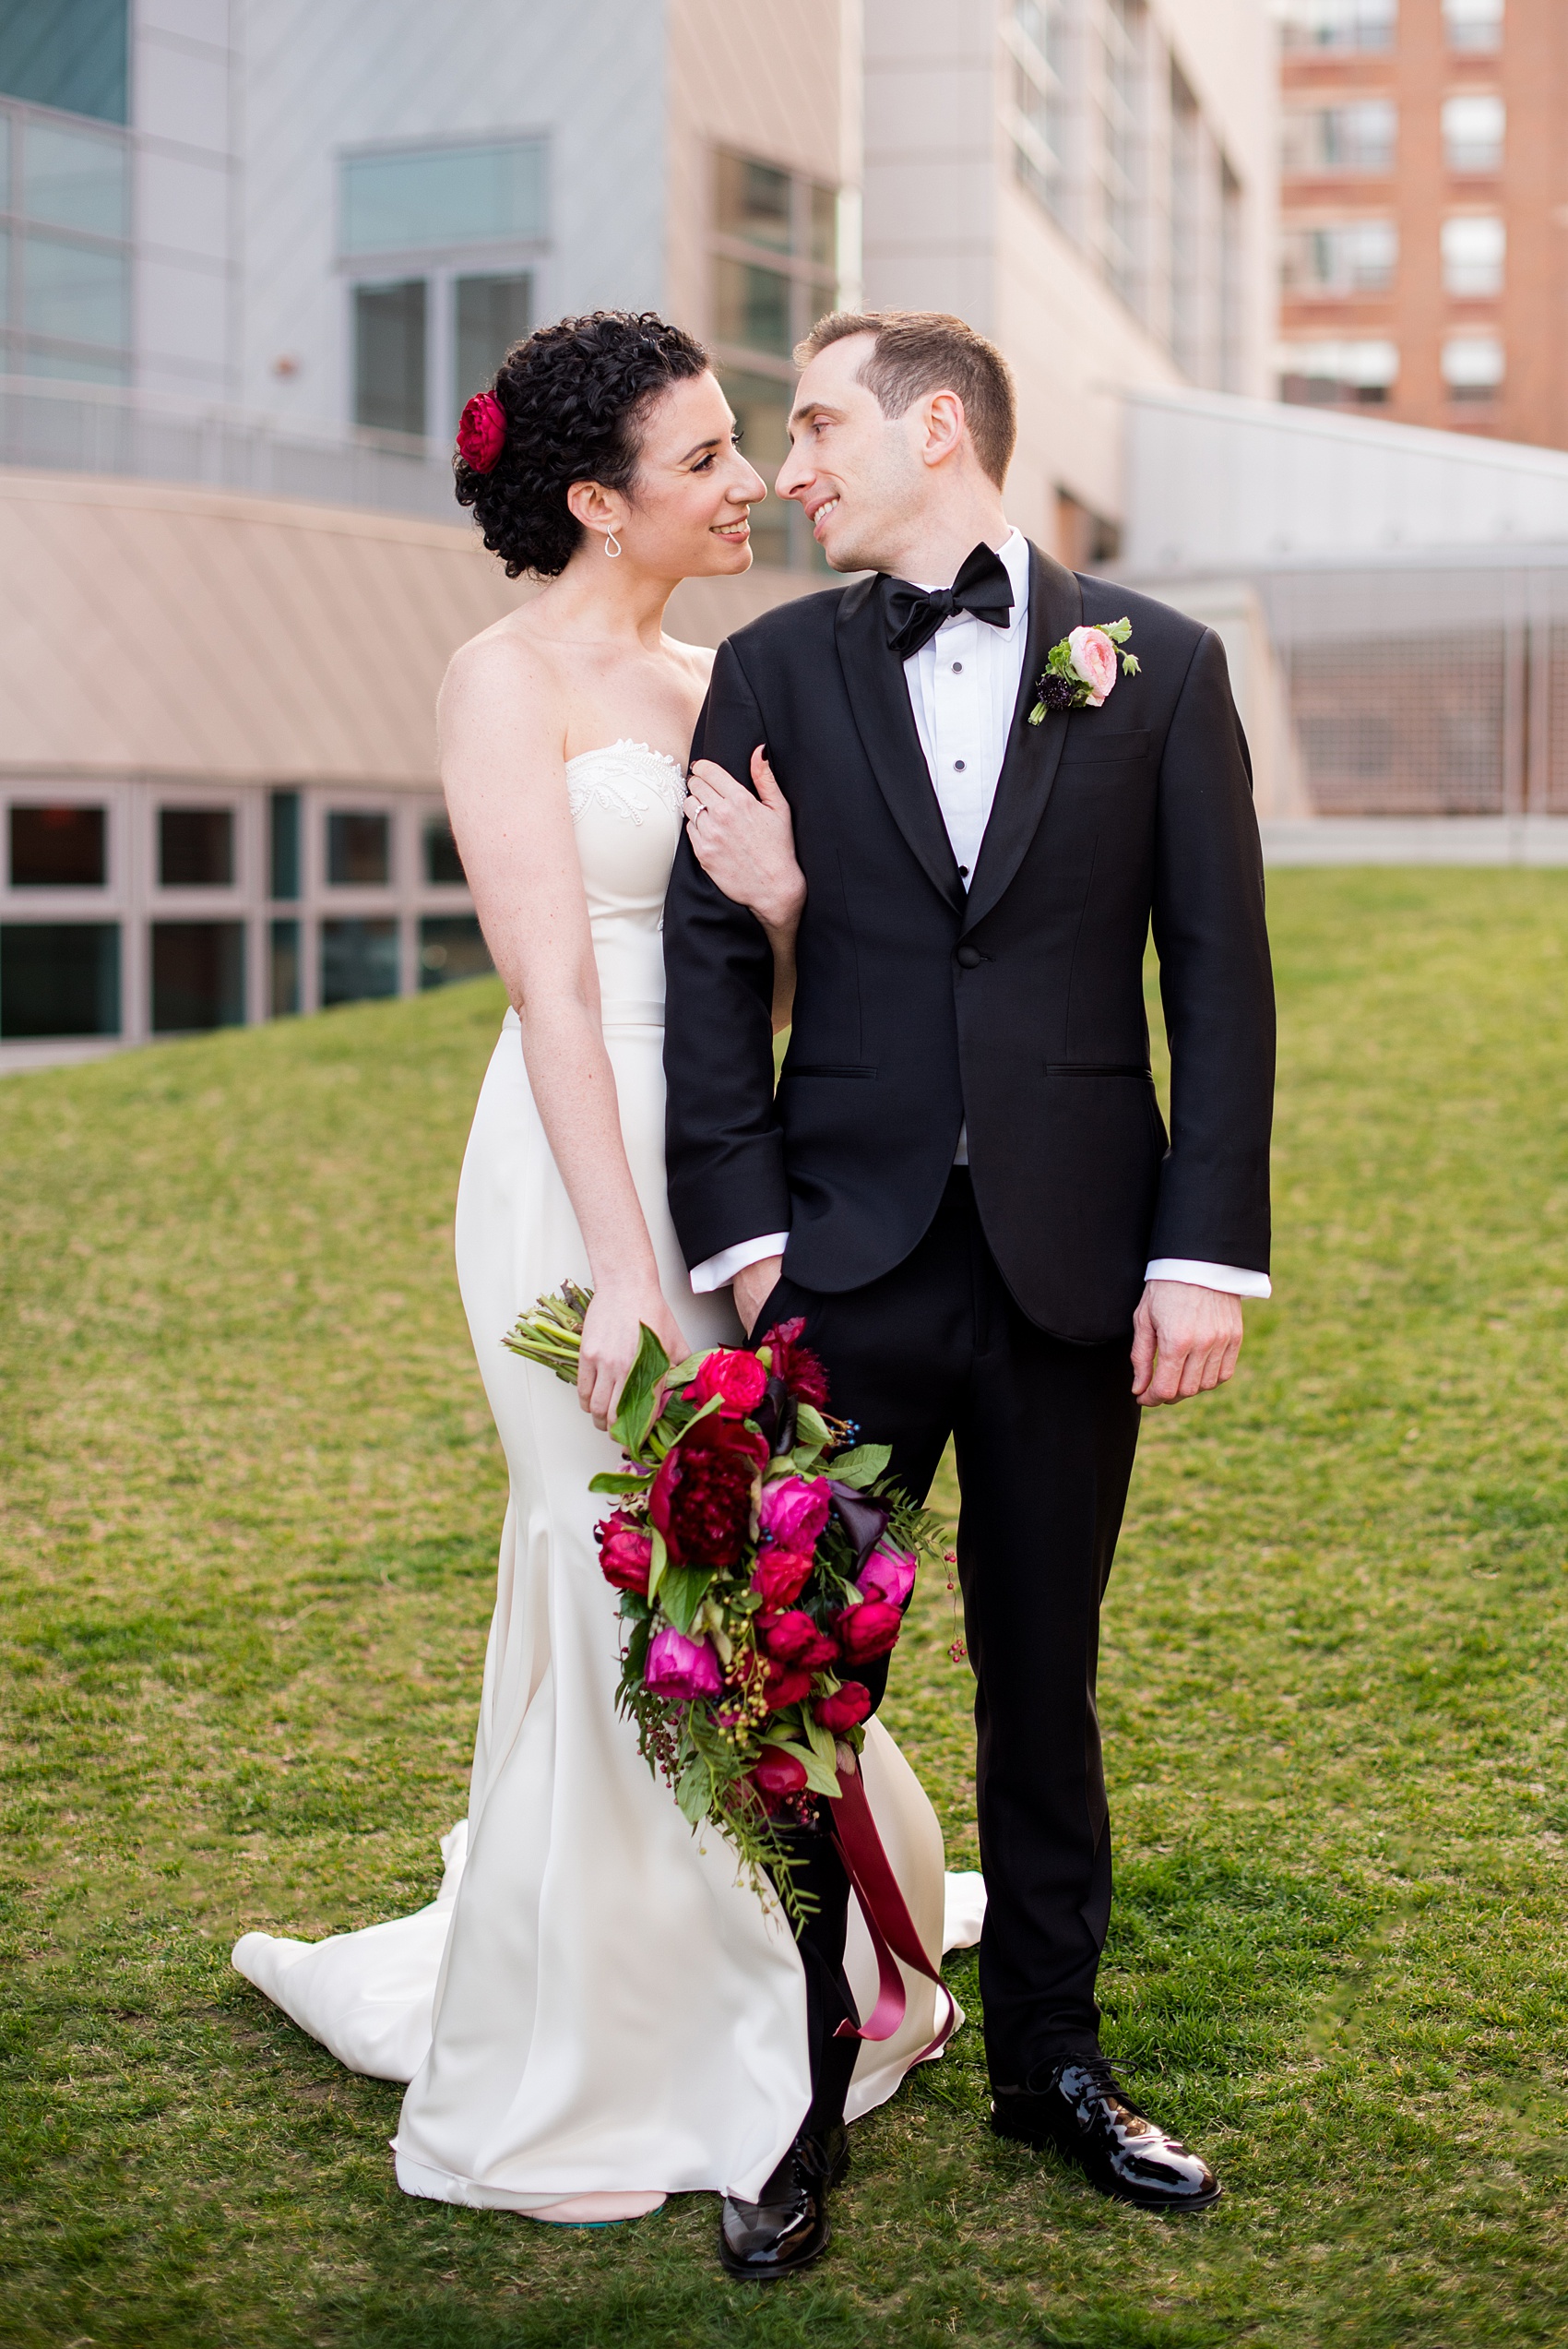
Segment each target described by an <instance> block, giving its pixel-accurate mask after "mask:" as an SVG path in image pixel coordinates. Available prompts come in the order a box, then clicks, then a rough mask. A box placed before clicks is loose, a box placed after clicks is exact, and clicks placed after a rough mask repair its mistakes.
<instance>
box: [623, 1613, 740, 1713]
mask: <svg viewBox="0 0 1568 2349" xmlns="http://www.w3.org/2000/svg"><path fill="white" fill-rule="evenodd" d="M643 1679H644V1682H645V1683H646V1685H647V1689H648V1692H649V1694H650V1695H652V1696H655V1697H666V1698H668V1699H670V1700H671V1703H674V1704H689V1703H693V1702H695V1699H697V1698H699V1697H717V1696H718V1694H719V1689H720V1687H722V1686H723V1683H722V1681H721V1679H720V1676H719V1658H718V1655H717V1654H716V1652H715V1651H714V1645H713V1642H712V1640H688V1639H687V1638H686V1637H685V1636H684V1634H683V1633H682V1632H679V1631H677V1630H675V1629H674V1628H673V1626H671V1625H666V1627H665V1628H664V1629H663V1630H662V1631H656V1632H655V1633H654V1635H653V1637H652V1639H651V1640H649V1641H648V1643H647V1663H646V1664H645V1665H644V1667H643Z"/></svg>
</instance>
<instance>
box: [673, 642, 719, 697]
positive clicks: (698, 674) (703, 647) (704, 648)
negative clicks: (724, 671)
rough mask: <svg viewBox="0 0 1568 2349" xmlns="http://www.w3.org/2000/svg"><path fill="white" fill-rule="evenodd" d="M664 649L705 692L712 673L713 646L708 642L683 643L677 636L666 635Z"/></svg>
mask: <svg viewBox="0 0 1568 2349" xmlns="http://www.w3.org/2000/svg"><path fill="white" fill-rule="evenodd" d="M664 650H665V651H666V652H667V653H668V654H669V655H670V657H671V660H672V661H676V662H679V663H680V665H681V667H682V668H683V670H684V671H685V672H686V674H687V675H688V676H689V677H690V678H691V680H692V682H693V683H694V684H695V686H698V687H700V689H701V690H702V692H704V693H706V692H707V686H708V680H709V678H710V677H711V676H712V674H713V647H712V646H711V645H710V644H683V643H682V642H681V640H680V638H678V637H672V636H668V635H667V636H666V637H665V639H664Z"/></svg>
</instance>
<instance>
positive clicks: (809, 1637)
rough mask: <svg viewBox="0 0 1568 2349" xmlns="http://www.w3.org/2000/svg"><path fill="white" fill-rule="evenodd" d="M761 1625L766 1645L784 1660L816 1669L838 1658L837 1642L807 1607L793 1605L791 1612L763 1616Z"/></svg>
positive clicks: (760, 1617)
mask: <svg viewBox="0 0 1568 2349" xmlns="http://www.w3.org/2000/svg"><path fill="white" fill-rule="evenodd" d="M758 1624H759V1628H761V1631H762V1644H763V1646H764V1647H765V1648H766V1650H767V1652H768V1654H769V1655H770V1656H777V1657H778V1661H779V1663H793V1664H798V1665H799V1666H800V1667H801V1669H802V1672H814V1671H815V1670H816V1668H817V1666H818V1665H819V1664H825V1663H834V1662H835V1661H836V1659H837V1654H838V1643H837V1640H830V1639H829V1638H828V1636H827V1634H826V1631H819V1630H818V1629H817V1628H816V1626H815V1624H814V1622H813V1621H812V1619H811V1617H810V1616H809V1615H808V1614H807V1613H806V1611H805V1609H804V1607H791V1608H790V1612H789V1614H788V1615H776V1616H759V1618H758Z"/></svg>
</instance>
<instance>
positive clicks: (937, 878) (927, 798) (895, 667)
mask: <svg viewBox="0 0 1568 2349" xmlns="http://www.w3.org/2000/svg"><path fill="white" fill-rule="evenodd" d="M835 627H836V630H837V641H838V659H839V661H840V662H841V664H842V666H843V670H844V683H845V685H846V686H847V687H848V689H849V707H850V709H852V710H853V711H854V713H855V724H856V726H857V728H858V729H859V731H860V737H861V742H862V743H863V744H864V745H865V753H866V757H867V758H868V759H869V760H870V761H871V769H872V772H873V775H874V776H875V777H876V781H877V787H878V789H879V790H880V791H881V793H882V796H883V798H884V799H885V801H886V802H887V806H888V811H889V813H890V814H891V816H892V817H893V821H894V822H895V823H896V824H897V827H898V829H899V830H900V831H901V832H902V833H903V835H904V838H905V839H906V840H907V841H908V842H909V846H910V848H911V849H912V850H913V851H914V853H915V854H916V855H917V856H918V857H919V858H920V861H921V864H922V865H923V866H924V868H925V870H926V872H927V874H928V875H929V876H930V877H931V880H932V884H933V886H934V887H935V888H937V889H939V890H940V891H941V893H942V895H943V896H944V898H945V899H946V900H947V902H948V904H949V905H951V906H952V907H953V908H954V910H955V912H959V911H961V910H962V907H963V903H964V885H963V883H962V881H961V880H960V879H959V878H958V865H957V860H956V858H955V856H954V854H953V846H952V842H951V841H949V840H948V837H947V827H946V825H945V824H944V822H943V820H942V810H941V808H940V807H939V806H938V805H937V804H936V793H935V792H934V791H933V790H932V781H931V771H930V769H929V768H928V767H927V766H926V763H925V753H924V751H923V750H922V749H921V738H920V735H919V734H918V733H916V731H915V719H914V712H913V711H912V710H911V709H910V708H909V686H908V685H907V684H906V683H905V680H904V667H903V663H902V662H900V661H899V660H898V658H897V655H896V654H895V653H894V652H893V651H892V650H890V649H889V647H888V643H887V638H886V636H885V632H884V628H883V618H882V598H881V596H880V595H879V594H878V593H877V581H876V579H875V578H869V579H857V580H856V582H855V584H854V586H853V587H852V588H849V589H847V590H845V593H844V594H843V596H842V597H841V598H840V600H839V604H838V613H837V620H836V622H835Z"/></svg>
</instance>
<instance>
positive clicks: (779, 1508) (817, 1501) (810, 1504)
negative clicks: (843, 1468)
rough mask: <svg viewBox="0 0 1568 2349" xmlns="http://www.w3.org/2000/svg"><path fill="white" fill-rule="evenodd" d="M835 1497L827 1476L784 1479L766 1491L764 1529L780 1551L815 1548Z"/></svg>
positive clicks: (763, 1505) (763, 1489) (781, 1477)
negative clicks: (828, 1486) (830, 1491)
mask: <svg viewBox="0 0 1568 2349" xmlns="http://www.w3.org/2000/svg"><path fill="white" fill-rule="evenodd" d="M831 1498H832V1495H831V1494H830V1493H829V1491H828V1489H827V1479H826V1476H814V1477H811V1478H809V1479H808V1478H806V1477H804V1476H780V1477H779V1478H778V1482H777V1483H776V1484H773V1485H764V1486H763V1488H762V1530H763V1532H765V1533H768V1534H771V1535H772V1537H773V1539H774V1540H775V1541H776V1542H777V1543H778V1546H779V1547H780V1549H785V1550H810V1549H814V1548H815V1546H816V1537H817V1535H818V1534H819V1533H820V1532H821V1531H822V1529H823V1527H824V1526H825V1525H826V1522H827V1508H828V1503H829V1501H830V1500H831Z"/></svg>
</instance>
